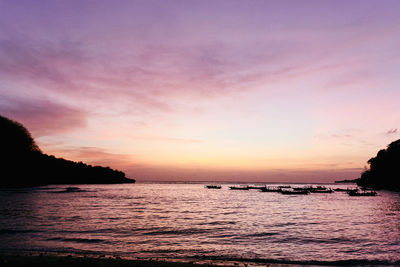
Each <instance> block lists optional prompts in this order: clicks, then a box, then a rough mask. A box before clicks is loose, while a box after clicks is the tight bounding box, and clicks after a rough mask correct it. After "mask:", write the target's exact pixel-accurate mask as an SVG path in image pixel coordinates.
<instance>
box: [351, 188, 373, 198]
mask: <svg viewBox="0 0 400 267" xmlns="http://www.w3.org/2000/svg"><path fill="white" fill-rule="evenodd" d="M348 194H349V196H352V197H356V196H357V197H374V196H376V191H374V190H362V191H360V190H358V189H357V190H352V191H349V192H348Z"/></svg>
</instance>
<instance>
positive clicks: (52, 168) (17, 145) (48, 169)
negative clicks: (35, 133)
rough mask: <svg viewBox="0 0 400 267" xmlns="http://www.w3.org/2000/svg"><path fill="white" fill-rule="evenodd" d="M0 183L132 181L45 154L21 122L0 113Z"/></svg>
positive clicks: (106, 169)
mask: <svg viewBox="0 0 400 267" xmlns="http://www.w3.org/2000/svg"><path fill="white" fill-rule="evenodd" d="M0 134H1V140H0V145H1V150H0V155H1V158H0V159H1V161H0V162H1V164H0V168H1V169H0V172H1V174H0V187H9V186H38V185H48V184H116V183H134V182H135V180H134V179H128V178H127V177H125V173H123V172H122V171H118V170H113V169H111V168H110V167H101V166H92V165H89V164H85V163H83V162H74V161H71V160H66V159H63V158H56V157H55V156H52V155H47V154H44V153H43V152H42V151H41V150H40V148H39V147H38V146H37V145H36V143H35V141H34V139H33V138H32V136H31V134H30V133H29V131H28V130H27V129H26V128H25V127H24V126H23V125H22V124H20V123H18V122H16V121H13V120H10V119H8V118H6V117H3V116H0Z"/></svg>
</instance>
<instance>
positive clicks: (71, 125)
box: [0, 96, 87, 137]
mask: <svg viewBox="0 0 400 267" xmlns="http://www.w3.org/2000/svg"><path fill="white" fill-rule="evenodd" d="M0 114H2V115H4V116H6V117H8V118H10V119H13V120H16V121H18V122H21V123H22V124H23V125H24V126H25V127H27V128H28V130H29V131H30V132H31V133H32V134H33V136H34V137H40V136H46V135H54V134H59V133H64V132H69V131H72V130H75V129H78V128H83V127H86V124H87V114H86V112H84V111H83V110H79V109H77V108H73V107H70V106H67V105H64V104H61V103H57V102H53V101H50V100H46V99H13V98H9V97H6V96H2V101H0Z"/></svg>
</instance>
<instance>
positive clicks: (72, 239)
mask: <svg viewBox="0 0 400 267" xmlns="http://www.w3.org/2000/svg"><path fill="white" fill-rule="evenodd" d="M47 241H63V242H76V243H109V241H106V240H103V239H96V238H93V239H91V238H62V237H54V238H48V239H47Z"/></svg>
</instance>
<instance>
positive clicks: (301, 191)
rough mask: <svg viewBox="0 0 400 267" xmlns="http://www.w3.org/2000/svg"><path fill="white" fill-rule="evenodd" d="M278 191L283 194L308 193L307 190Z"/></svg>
mask: <svg viewBox="0 0 400 267" xmlns="http://www.w3.org/2000/svg"><path fill="white" fill-rule="evenodd" d="M280 192H281V194H284V195H307V194H309V193H310V192H308V190H281V191H280Z"/></svg>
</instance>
